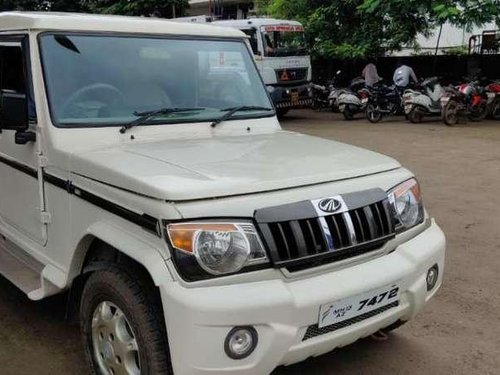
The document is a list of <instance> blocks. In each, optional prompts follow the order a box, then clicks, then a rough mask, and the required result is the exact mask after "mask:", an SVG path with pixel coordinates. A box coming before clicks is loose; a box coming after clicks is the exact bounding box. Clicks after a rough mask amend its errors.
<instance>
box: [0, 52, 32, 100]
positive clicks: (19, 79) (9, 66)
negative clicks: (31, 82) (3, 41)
mask: <svg viewBox="0 0 500 375" xmlns="http://www.w3.org/2000/svg"><path fill="white" fill-rule="evenodd" d="M0 61H1V62H0V63H1V73H0V74H1V80H0V81H1V82H0V86H1V87H0V88H1V89H2V90H9V91H12V92H16V93H23V94H24V93H26V84H25V78H24V65H23V52H22V49H21V46H20V45H16V44H14V43H13V44H10V45H9V44H7V45H0Z"/></svg>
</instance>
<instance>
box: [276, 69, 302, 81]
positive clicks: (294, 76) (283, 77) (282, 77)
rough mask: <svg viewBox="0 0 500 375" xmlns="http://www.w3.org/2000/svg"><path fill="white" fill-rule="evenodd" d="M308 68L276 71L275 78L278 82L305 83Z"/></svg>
mask: <svg viewBox="0 0 500 375" xmlns="http://www.w3.org/2000/svg"><path fill="white" fill-rule="evenodd" d="M307 73H308V68H295V69H278V70H276V78H277V79H278V82H281V83H282V82H285V83H286V82H296V81H305V80H306V79H307Z"/></svg>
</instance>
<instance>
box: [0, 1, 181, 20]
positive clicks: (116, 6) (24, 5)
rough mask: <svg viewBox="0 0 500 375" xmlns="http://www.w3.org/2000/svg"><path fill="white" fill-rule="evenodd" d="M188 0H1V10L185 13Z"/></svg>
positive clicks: (145, 14) (134, 14) (157, 14)
mask: <svg viewBox="0 0 500 375" xmlns="http://www.w3.org/2000/svg"><path fill="white" fill-rule="evenodd" d="M188 6H189V5H188V0H80V1H78V0H0V11H8V10H25V11H28V10H34V11H60V12H91V13H105V14H122V15H129V16H155V17H166V18H169V17H173V16H174V15H175V16H179V15H183V14H184V11H185V10H186V8H187V7H188Z"/></svg>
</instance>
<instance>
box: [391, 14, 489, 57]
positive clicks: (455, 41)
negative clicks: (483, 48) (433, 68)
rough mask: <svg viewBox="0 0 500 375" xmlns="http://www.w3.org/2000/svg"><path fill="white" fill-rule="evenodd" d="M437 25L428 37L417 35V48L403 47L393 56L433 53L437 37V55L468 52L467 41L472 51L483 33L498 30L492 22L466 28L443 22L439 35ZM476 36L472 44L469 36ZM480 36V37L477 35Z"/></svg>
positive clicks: (481, 38) (482, 38) (482, 37)
mask: <svg viewBox="0 0 500 375" xmlns="http://www.w3.org/2000/svg"><path fill="white" fill-rule="evenodd" d="M439 29H440V28H439V27H438V28H436V29H435V30H433V32H432V33H431V35H430V36H429V37H426V36H424V35H419V36H418V37H417V44H418V46H419V48H418V49H415V48H411V47H404V48H403V49H402V50H401V51H397V52H393V53H392V54H391V55H393V56H411V55H434V54H435V52H436V46H437V42H438V38H439V46H438V55H444V54H447V53H448V52H452V51H460V50H462V51H463V52H466V53H468V52H469V42H471V46H470V48H471V51H470V52H474V51H473V49H474V48H478V43H482V40H484V39H485V38H484V34H483V33H485V34H488V33H489V32H490V33H491V32H494V31H495V30H498V26H497V25H496V24H495V23H494V22H492V23H488V24H486V25H483V26H482V27H473V28H472V29H470V30H468V29H467V28H460V27H457V26H453V25H451V24H448V23H446V24H444V25H443V29H442V30H441V36H439ZM473 36H476V42H475V44H474V42H473V41H471V40H470V39H471V37H473ZM477 36H481V37H477Z"/></svg>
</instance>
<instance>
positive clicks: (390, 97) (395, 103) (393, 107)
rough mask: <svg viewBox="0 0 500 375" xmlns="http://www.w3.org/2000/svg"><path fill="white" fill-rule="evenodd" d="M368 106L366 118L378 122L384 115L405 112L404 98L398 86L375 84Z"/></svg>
mask: <svg viewBox="0 0 500 375" xmlns="http://www.w3.org/2000/svg"><path fill="white" fill-rule="evenodd" d="M371 94H372V95H371V96H370V98H369V100H368V103H367V106H366V118H367V119H368V121H370V122H371V123H377V122H379V121H381V120H382V118H383V117H386V116H392V115H396V114H400V113H403V112H404V111H403V98H402V96H401V92H400V91H399V90H398V88H397V87H396V86H387V85H383V84H378V85H375V86H374V87H373V88H372V90H371Z"/></svg>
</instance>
